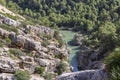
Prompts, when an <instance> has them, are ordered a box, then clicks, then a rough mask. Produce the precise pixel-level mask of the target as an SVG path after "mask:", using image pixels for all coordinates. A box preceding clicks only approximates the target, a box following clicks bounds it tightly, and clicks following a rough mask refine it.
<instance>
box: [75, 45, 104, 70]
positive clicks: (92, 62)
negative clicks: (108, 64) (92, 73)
mask: <svg viewBox="0 0 120 80" xmlns="http://www.w3.org/2000/svg"><path fill="white" fill-rule="evenodd" d="M104 57H105V55H104V54H101V53H100V50H99V49H98V50H92V49H89V48H87V47H86V48H84V49H81V50H80V52H79V53H78V54H77V60H78V67H79V69H80V70H85V69H101V68H102V67H103V64H102V59H103V58H104Z"/></svg>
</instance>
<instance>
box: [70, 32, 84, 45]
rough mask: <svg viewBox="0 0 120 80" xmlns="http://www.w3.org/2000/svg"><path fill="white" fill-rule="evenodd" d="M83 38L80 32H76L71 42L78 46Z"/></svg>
mask: <svg viewBox="0 0 120 80" xmlns="http://www.w3.org/2000/svg"><path fill="white" fill-rule="evenodd" d="M83 39H84V37H83V35H82V34H76V35H75V36H74V38H73V40H72V44H73V45H76V46H80V45H82V41H83Z"/></svg>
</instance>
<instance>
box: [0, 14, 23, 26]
mask: <svg viewBox="0 0 120 80" xmlns="http://www.w3.org/2000/svg"><path fill="white" fill-rule="evenodd" d="M0 21H1V22H2V23H4V24H7V25H11V26H19V25H20V24H21V23H20V22H19V21H15V20H13V19H11V18H8V17H6V16H4V15H2V14H0Z"/></svg>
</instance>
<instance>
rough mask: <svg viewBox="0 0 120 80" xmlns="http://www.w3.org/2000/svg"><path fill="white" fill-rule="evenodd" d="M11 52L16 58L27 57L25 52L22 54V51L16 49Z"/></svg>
mask: <svg viewBox="0 0 120 80" xmlns="http://www.w3.org/2000/svg"><path fill="white" fill-rule="evenodd" d="M9 52H10V53H11V54H13V55H14V56H16V57H19V56H25V55H26V54H25V53H24V52H22V51H21V50H20V49H15V48H11V49H10V50H9Z"/></svg>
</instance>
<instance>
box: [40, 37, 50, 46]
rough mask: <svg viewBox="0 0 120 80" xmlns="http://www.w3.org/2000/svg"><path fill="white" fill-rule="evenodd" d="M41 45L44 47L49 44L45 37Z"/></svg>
mask: <svg viewBox="0 0 120 80" xmlns="http://www.w3.org/2000/svg"><path fill="white" fill-rule="evenodd" d="M41 45H42V46H44V47H47V46H48V45H49V42H48V40H46V39H45V40H43V42H42V43H41Z"/></svg>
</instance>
